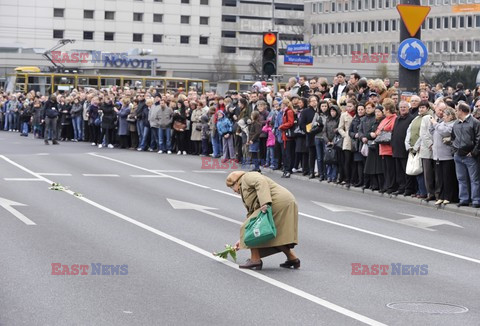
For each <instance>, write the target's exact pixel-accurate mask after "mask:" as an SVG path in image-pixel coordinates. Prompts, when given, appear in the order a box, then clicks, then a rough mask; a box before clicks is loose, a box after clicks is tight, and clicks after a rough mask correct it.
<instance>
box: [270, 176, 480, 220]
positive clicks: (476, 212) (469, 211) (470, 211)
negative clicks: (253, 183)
mask: <svg viewBox="0 0 480 326" xmlns="http://www.w3.org/2000/svg"><path fill="white" fill-rule="evenodd" d="M264 171H265V172H268V173H273V174H278V175H282V174H283V172H282V171H278V170H276V171H274V170H272V169H267V168H263V169H262V172H264ZM290 179H297V180H302V181H306V182H315V183H317V184H318V185H321V186H322V187H324V186H328V187H335V188H337V189H343V190H345V191H355V192H359V193H363V194H365V195H369V196H377V197H384V198H386V199H392V200H401V201H405V202H409V203H413V204H416V205H421V206H426V207H430V208H432V209H437V210H446V211H449V212H453V213H457V214H463V215H469V216H473V217H480V209H477V208H472V207H457V206H456V204H449V205H444V206H442V208H439V207H437V206H435V205H434V203H433V202H427V201H425V200H418V199H416V198H411V197H404V196H403V195H402V196H392V195H388V194H380V193H378V192H374V191H370V190H368V191H363V190H362V189H361V188H355V187H350V189H347V188H345V187H344V186H340V185H336V184H333V183H327V182H319V181H318V180H319V179H318V178H315V179H308V178H307V177H304V176H302V175H298V174H295V173H292V174H291V176H290Z"/></svg>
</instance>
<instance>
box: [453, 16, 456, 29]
mask: <svg viewBox="0 0 480 326" xmlns="http://www.w3.org/2000/svg"><path fill="white" fill-rule="evenodd" d="M452 28H457V17H452Z"/></svg>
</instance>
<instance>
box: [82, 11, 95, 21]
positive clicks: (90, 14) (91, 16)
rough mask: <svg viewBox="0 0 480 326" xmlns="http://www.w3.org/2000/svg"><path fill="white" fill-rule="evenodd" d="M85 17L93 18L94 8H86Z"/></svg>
mask: <svg viewBox="0 0 480 326" xmlns="http://www.w3.org/2000/svg"><path fill="white" fill-rule="evenodd" d="M83 18H85V19H93V10H84V11H83Z"/></svg>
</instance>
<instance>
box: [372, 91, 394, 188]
mask: <svg viewBox="0 0 480 326" xmlns="http://www.w3.org/2000/svg"><path fill="white" fill-rule="evenodd" d="M383 113H385V119H383V120H382V122H380V124H379V125H378V128H377V131H376V132H375V135H376V138H377V137H378V136H379V135H380V134H381V133H390V135H391V133H392V131H393V126H394V125H395V120H396V119H397V114H396V107H395V102H394V101H393V100H392V99H389V98H387V99H385V100H383ZM379 145H380V146H379V147H380V149H379V154H380V156H381V157H382V167H383V175H384V176H385V185H384V187H383V189H384V190H385V191H386V192H387V194H391V193H392V192H395V191H396V190H397V189H396V188H397V185H396V182H395V160H394V159H393V150H392V145H391V144H390V142H388V143H380V144H379Z"/></svg>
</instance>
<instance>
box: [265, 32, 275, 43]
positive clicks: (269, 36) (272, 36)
mask: <svg viewBox="0 0 480 326" xmlns="http://www.w3.org/2000/svg"><path fill="white" fill-rule="evenodd" d="M275 42H277V36H276V35H275V34H273V33H267V34H264V35H263V43H265V44H266V45H274V44H275Z"/></svg>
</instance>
